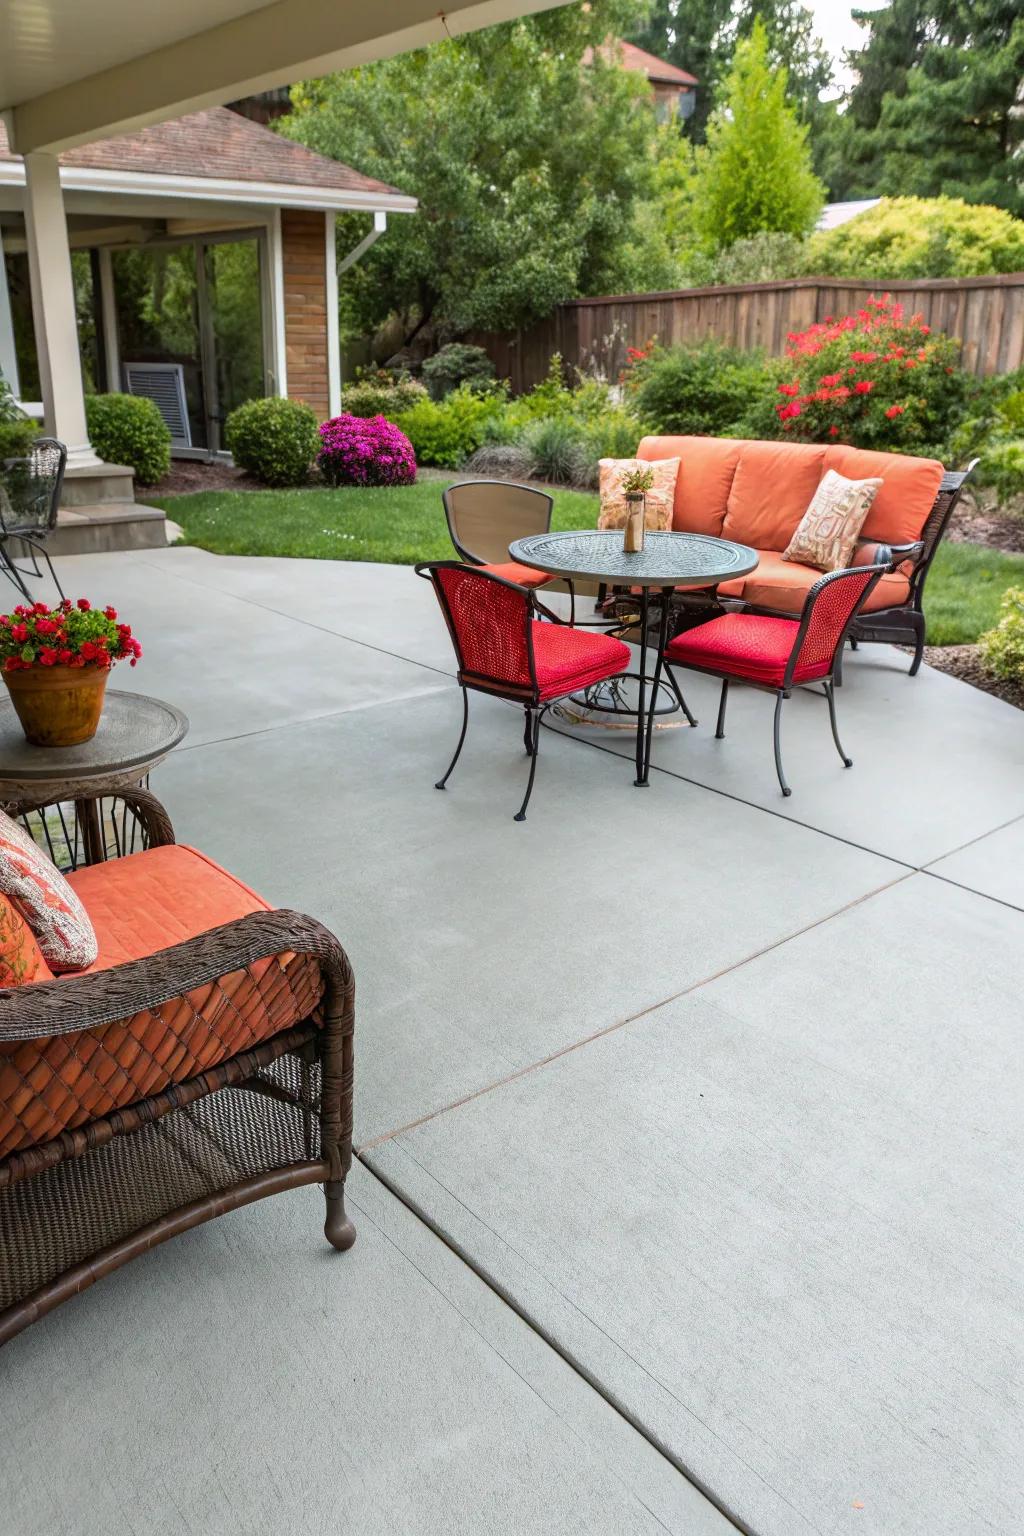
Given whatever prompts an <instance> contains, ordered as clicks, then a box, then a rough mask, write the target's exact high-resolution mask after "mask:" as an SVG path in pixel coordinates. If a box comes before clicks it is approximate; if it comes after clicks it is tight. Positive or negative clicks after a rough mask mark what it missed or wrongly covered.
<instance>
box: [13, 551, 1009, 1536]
mask: <svg viewBox="0 0 1024 1536" xmlns="http://www.w3.org/2000/svg"><path fill="white" fill-rule="evenodd" d="M58 569H59V573H60V576H61V580H62V582H63V584H64V586H65V589H66V590H67V591H68V593H69V594H71V595H77V594H78V593H79V592H84V593H86V594H88V595H89V596H90V597H92V598H93V599H94V600H102V601H104V602H113V603H115V604H116V605H117V607H118V608H119V609H120V610H122V611H123V613H124V614H125V616H126V617H127V618H128V619H129V620H130V621H131V622H132V623H133V625H134V628H135V630H136V633H138V634H139V636H140V638H141V639H142V641H143V644H144V645H145V646H146V656H145V660H144V662H143V665H142V666H141V667H140V668H139V669H138V670H137V671H136V672H134V673H128V671H127V669H121V671H119V673H118V674H117V677H116V681H115V684H114V686H118V687H122V688H137V689H139V690H141V691H143V692H147V693H153V694H156V695H158V696H161V697H164V698H167V699H169V700H171V701H173V702H174V703H176V704H178V705H179V706H180V707H181V708H183V709H184V710H185V711H186V712H187V713H188V714H189V716H190V718H191V722H192V729H191V732H190V735H189V737H188V738H187V740H186V742H185V744H184V746H183V747H182V748H181V749H179V750H178V751H177V752H176V753H175V754H174V756H173V757H172V758H171V759H170V760H169V761H168V762H167V763H166V764H165V765H164V767H162V768H161V769H160V770H159V772H158V774H157V775H155V776H154V781H153V786H152V787H153V788H154V790H155V791H156V792H157V793H158V794H159V795H160V797H161V798H162V799H163V800H164V802H165V804H166V805H167V806H168V808H169V810H170V812H171V814H172V817H173V819H174V822H175V826H176V829H177V833H178V837H179V839H180V840H182V841H187V842H190V843H195V844H196V845H198V846H200V847H202V848H203V849H204V850H205V851H207V852H208V853H209V854H210V855H211V856H212V857H214V858H216V859H218V860H220V861H221V862H222V863H224V864H226V865H227V866H229V867H230V868H231V869H232V870H233V871H234V872H235V873H236V874H238V875H239V876H240V877H241V878H242V879H244V880H246V881H248V882H250V883H251V884H252V885H254V886H256V887H257V888H258V889H260V890H262V891H263V893H264V894H265V895H266V896H267V897H268V898H270V899H271V900H273V901H275V902H277V903H279V904H281V905H283V906H290V907H297V908H299V909H302V910H305V911H308V912H310V913H312V914H313V915H315V916H316V917H319V918H321V919H322V920H323V921H324V922H326V923H327V924H328V925H329V926H330V927H331V928H333V929H334V930H335V931H336V932H337V933H338V935H339V936H340V937H341V939H342V941H343V943H344V944H345V946H346V948H347V949H348V951H349V954H350V956H351V958H352V961H353V965H354V967H355V972H356V978H357V984H358V1013H357V1079H356V1084H357V1086H356V1142H357V1146H358V1148H359V1149H360V1150H359V1157H358V1161H357V1164H356V1166H355V1168H354V1170H353V1175H352V1180H351V1193H352V1205H353V1213H354V1216H355V1219H356V1222H357V1225H358V1226H359V1232H360V1237H359V1242H358V1243H357V1244H356V1247H355V1248H354V1249H353V1251H352V1252H351V1254H349V1255H346V1256H344V1257H340V1256H337V1255H335V1254H333V1253H332V1252H331V1251H330V1250H328V1249H327V1248H326V1246H325V1245H324V1243H323V1240H322V1238H321V1235H320V1205H319V1201H318V1196H317V1193H316V1191H315V1190H309V1189H305V1190H298V1191H295V1192H293V1193H290V1194H286V1195H282V1196H278V1197H276V1198H275V1199H273V1200H270V1201H265V1202H263V1203H261V1204H257V1205H255V1206H252V1207H249V1208H247V1209H245V1210H240V1211H237V1212H234V1213H233V1214H231V1215H228V1216H226V1217H224V1218H222V1219H220V1220H219V1221H217V1222H214V1223H210V1224H209V1225H207V1226H205V1227H203V1228H200V1229H198V1230H196V1231H193V1232H191V1233H189V1234H188V1235H187V1236H185V1237H183V1238H179V1239H177V1240H176V1241H175V1242H173V1243H170V1244H168V1245H166V1246H165V1247H163V1248H162V1249H158V1250H156V1251H155V1252H153V1253H151V1254H149V1255H148V1256H147V1257H146V1258H145V1259H142V1260H139V1261H136V1262H135V1263H134V1264H132V1265H129V1266H128V1267H127V1268H125V1269H123V1270H121V1271H120V1272H119V1273H118V1274H116V1275H115V1276H113V1277H112V1278H110V1279H107V1280H105V1281H104V1282H103V1283H102V1284H101V1285H98V1286H96V1287H94V1288H93V1289H92V1290H90V1291H89V1292H87V1293H86V1294H85V1295H83V1296H81V1297H80V1298H78V1299H77V1300H75V1301H74V1302H71V1303H69V1304H68V1305H66V1306H65V1307H63V1308H61V1309H59V1310H58V1311H57V1312H56V1313H54V1314H53V1315H52V1316H51V1317H49V1318H48V1319H46V1320H45V1321H43V1322H42V1323H40V1324H38V1325H36V1326H35V1327H33V1328H31V1329H30V1330H28V1331H27V1332H26V1333H25V1334H23V1335H21V1336H20V1337H19V1338H18V1339H16V1340H15V1341H14V1342H13V1343H12V1344H11V1345H9V1346H8V1347H7V1348H6V1349H5V1350H4V1351H3V1353H2V1357H0V1376H2V1379H3V1381H4V1385H5V1402H6V1403H7V1405H8V1413H7V1446H6V1450H7V1454H6V1455H5V1457H4V1462H5V1467H6V1470H5V1472H4V1474H3V1477H2V1478H0V1488H2V1491H3V1495H4V1503H5V1504H6V1506H7V1516H6V1520H5V1529H10V1530H11V1531H12V1533H15V1532H16V1533H17V1536H36V1533H38V1536H43V1533H46V1536H54V1533H57V1532H67V1533H69V1536H71V1533H73V1536H100V1533H101V1532H103V1533H106V1532H109V1531H120V1530H131V1531H132V1532H133V1533H135V1536H149V1533H156V1532H160V1533H161V1536H177V1533H179V1532H180V1533H189V1536H199V1533H201V1536H222V1533H229V1532H232V1533H233V1532H246V1533H254V1532H267V1533H270V1532H273V1533H279V1532H282V1531H285V1530H292V1529H295V1530H297V1529H300V1528H304V1529H307V1530H310V1531H312V1532H320V1531H323V1532H328V1531H330V1532H335V1531H347V1530H351V1531H353V1532H355V1531H359V1532H367V1533H380V1536H384V1533H402V1536H406V1533H418V1532H427V1531H430V1532H435V1531H438V1530H441V1531H445V1532H467V1533H478V1532H491V1531H494V1532H499V1531H500V1532H517V1533H518V1532H529V1533H534V1532H537V1533H540V1532H544V1533H547V1532H552V1533H554V1532H558V1533H562V1532H566V1533H568V1532H580V1533H583V1532H588V1533H594V1532H600V1533H608V1536H619V1533H626V1532H629V1533H632V1532H638V1533H639V1532H655V1531H665V1530H667V1531H671V1532H673V1533H676V1536H705V1533H707V1536H712V1533H722V1536H724V1533H726V1532H728V1531H729V1530H732V1529H734V1528H736V1527H738V1528H739V1529H741V1530H744V1531H749V1532H754V1533H757V1536H804V1533H808V1536H810V1533H832V1532H845V1531H855V1532H857V1533H858V1536H925V1533H927V1536H935V1533H936V1532H939V1531H949V1532H955V1533H957V1536H973V1533H975V1532H977V1533H982V1532H1009V1531H1011V1530H1016V1529H1018V1528H1019V1520H1020V1508H1021V1498H1022V1493H1024V1489H1022V1487H1021V1476H1020V1465H1021V1457H1020V1454H1019V1451H1020V1432H1019V1431H1020V1420H1019V1411H1020V1410H1019V1400H1018V1398H1016V1397H1015V1392H1016V1391H1019V1380H1020V1375H1019V1365H1020V1353H1021V1343H1022V1339H1021V1322H1020V1316H1019V1308H1017V1307H1016V1306H1015V1301H1016V1295H1015V1286H1014V1277H1015V1276H1016V1275H1019V1272H1020V1257H1021V1254H1020V1249H1021V1240H1020V1233H1021V1230H1022V1223H1021V1216H1022V1211H1021V1203H1022V1202H1021V1197H1020V1193H1019V1190H1020V1176H1019V1170H1020V1166H1021V1150H1022V1149H1021V1145H1020V1143H1021V1128H1020V1122H1021V1117H1020V1104H1021V1088H1022V1078H1024V1072H1022V1065H1024V1064H1022V1061H1021V1048H1020V1035H1021V1032H1020V1017H1021V1005H1020V954H1021V952H1022V949H1021V945H1022V940H1024V873H1022V870H1024V861H1022V855H1024V772H1022V770H1024V715H1022V714H1021V713H1020V712H1018V711H1015V710H1013V709H1012V708H1010V707H1009V706H1008V705H1005V704H1003V703H1001V702H1000V701H998V700H996V699H994V698H991V697H989V696H987V695H984V694H981V693H978V692H976V691H974V690H972V689H970V688H968V687H966V686H965V685H962V684H960V683H958V682H956V681H954V680H953V679H951V678H949V677H946V676H943V675H941V674H939V673H936V672H933V671H930V670H929V669H927V668H925V669H923V671H922V673H921V675H920V676H919V677H918V678H916V679H910V678H908V677H907V676H906V658H905V657H903V656H902V655H900V654H899V653H896V652H893V651H889V650H888V649H886V648H882V647H872V648H870V649H864V650H861V651H860V652H859V653H858V654H857V655H855V656H850V657H849V658H848V662H847V667H846V683H845V686H844V687H843V689H842V690H841V692H840V694H839V708H840V728H841V731H842V734H843V737H844V741H845V743H846V746H847V749H848V750H849V752H850V754H851V756H852V757H853V758H854V760H855V763H856V766H855V768H854V769H853V770H852V771H850V772H846V771H844V770H843V768H842V766H841V764H840V762H839V760H838V758H837V756H836V755H835V752H834V749H833V746H832V742H831V737H830V735H829V730H828V721H827V713H826V711H825V706H824V703H823V701H822V700H821V699H820V698H817V697H815V696H814V695H813V694H810V693H804V694H801V695H798V696H797V697H795V698H794V699H793V700H792V701H791V702H790V704H789V705H787V714H786V718H785V727H784V730H785V740H784V747H785V753H786V761H787V768H788V771H789V777H790V780H791V782H792V784H793V788H794V793H793V796H792V798H791V799H789V800H788V801H783V800H782V799H781V797H780V796H779V794H778V790H777V785H776V783H775V779H774V773H773V768H772V760H771V743H770V730H771V702H770V700H766V697H765V696H764V695H759V694H756V693H753V692H751V691H747V690H735V692H734V696H733V698H732V700H731V701H730V716H729V723H728V732H729V734H728V738H727V740H726V741H724V742H716V741H715V740H714V715H715V707H716V703H717V698H716V693H717V690H716V689H715V687H714V685H713V684H712V683H711V682H710V680H708V679H701V678H693V679H692V680H690V681H688V682H687V686H686V692H687V696H688V698H689V700H690V702H691V706H692V707H693V708H694V712H695V713H696V714H697V716H698V717H699V720H700V725H699V728H698V729H697V730H695V731H689V730H685V729H682V730H672V731H665V732H660V733H659V734H658V737H657V740H656V745H655V766H656V771H655V772H654V774H653V775H652V783H651V786H650V787H649V788H648V789H646V790H644V791H638V790H636V789H635V788H634V787H633V784H632V778H633V774H632V769H631V763H630V762H629V761H627V759H628V756H629V752H630V742H629V740H628V739H625V738H623V737H622V736H620V735H617V734H613V733H609V732H595V731H587V732H578V733H577V734H578V735H579V736H580V737H581V739H580V740H573V739H571V735H572V733H571V732H569V731H567V730H565V729H564V728H563V727H558V728H557V729H554V730H549V731H546V732H545V733H544V735H543V739H542V742H541V761H540V766H539V770H538V781H537V789H536V793H535V795H534V798H533V801H532V803H531V808H530V817H529V820H528V821H527V823H526V824H525V825H524V826H518V825H515V824H514V823H513V821H512V812H513V811H514V810H515V808H516V806H517V804H518V799H519V797H520V796H521V793H522V788H523V784H524V778H525V767H524V759H523V754H522V730H521V718H520V716H519V714H518V712H514V711H512V710H510V709H509V708H508V707H507V706H504V705H502V704H500V703H498V702H496V701H490V700H486V699H482V698H474V700H473V702H472V705H471V721H470V734H469V737H468V740H467V745H466V750H465V752H464V754H463V758H462V760H461V762H460V764H459V766H458V768H457V770H456V772H455V775H454V776H453V778H452V780H451V782H450V784H449V791H448V793H447V794H445V795H439V794H437V793H436V792H435V791H434V789H433V787H432V786H433V781H434V779H435V778H437V777H438V774H439V772H440V771H441V770H442V769H443V768H444V766H445V764H446V763H447V761H448V758H449V756H450V753H451V750H452V748H453V746H454V741H455V738H456V735H457V730H458V723H459V716H460V704H459V696H458V692H457V690H456V688H455V687H454V684H453V682H452V678H451V675H450V674H451V671H452V656H451V650H450V645H449V642H448V638H447V635H446V633H445V630H444V627H443V623H442V621H441V618H440V615H439V613H438V611H437V608H436V604H435V601H434V598H433V595H432V593H431V592H430V590H429V588H428V587H427V585H426V584H425V583H423V582H419V581H417V580H415V578H414V577H413V574H412V572H411V571H410V570H408V569H404V568H395V567H389V566H372V565H356V564H342V563H339V564H333V563H327V562H306V561H283V560H244V559H226V558H218V557H215V556H212V555H208V554H206V553H204V552H202V551H199V550H193V549H170V550H163V551H157V550H141V551H138V552H132V553H124V554H118V555H107V556H99V555H95V556H75V557H68V558H64V559H62V560H61V561H60V562H59V565H58ZM1015 1382H1016V1383H1018V1386H1017V1387H1015Z"/></svg>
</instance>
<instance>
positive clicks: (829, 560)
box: [782, 469, 882, 571]
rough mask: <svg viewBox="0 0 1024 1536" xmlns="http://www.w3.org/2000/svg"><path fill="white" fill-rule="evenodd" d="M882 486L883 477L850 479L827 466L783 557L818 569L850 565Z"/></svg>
mask: <svg viewBox="0 0 1024 1536" xmlns="http://www.w3.org/2000/svg"><path fill="white" fill-rule="evenodd" d="M881 488H882V482H881V480H847V478H846V476H845V475H840V474H837V472H836V471H835V470H834V469H829V470H826V472H825V473H824V474H823V475H822V477H821V481H820V483H819V485H818V489H817V490H816V491H815V493H814V495H813V496H812V497H811V504H810V506H809V507H808V508H807V511H806V512H805V513H804V515H803V517H802V518H801V519H800V522H799V523H798V524H797V527H796V529H795V531H794V533H793V537H792V538H791V539H790V541H789V544H788V545H787V546H786V548H785V549H784V550H783V551H782V558H783V560H794V561H797V562H798V563H799V564H800V565H813V566H815V567H816V568H817V569H818V570H819V571H839V570H842V569H843V568H844V567H845V566H848V565H849V563H850V560H851V558H852V556H853V551H854V549H855V547H856V544H857V535H858V534H859V533H860V531H861V529H862V528H863V526H864V519H865V518H866V517H867V515H868V513H869V512H870V511H871V503H872V502H873V501H874V499H875V497H876V496H877V495H878V493H879V491H880V490H881Z"/></svg>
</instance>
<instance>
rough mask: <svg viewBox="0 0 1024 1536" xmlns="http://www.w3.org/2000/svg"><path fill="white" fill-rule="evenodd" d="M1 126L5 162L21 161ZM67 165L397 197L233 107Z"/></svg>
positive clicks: (90, 147) (0, 152)
mask: <svg viewBox="0 0 1024 1536" xmlns="http://www.w3.org/2000/svg"><path fill="white" fill-rule="evenodd" d="M16 158H17V156H15V155H12V154H11V152H10V150H9V148H8V146H7V138H6V135H5V134H4V130H3V124H2V123H0V159H3V160H14V159H16ZM59 158H60V163H61V165H66V166H75V167H79V168H82V169H89V170H103V171H136V172H140V173H143V174H145V175H148V176H211V177H217V178H218V179H221V180H226V181H261V182H279V183H281V184H282V185H285V186H295V187H322V188H324V189H326V190H329V191H334V192H382V193H395V192H396V190H397V189H396V188H395V187H389V186H387V185H386V184H385V183H384V182H382V181H374V180H373V179H372V177H370V176H363V175H361V174H360V173H359V171H354V170H353V169H352V167H351V166H349V165H342V164H341V162H340V161H338V160H329V159H328V158H327V156H326V155H318V154H316V153H315V152H314V151H313V150H311V149H306V147H305V146H304V145H302V144H295V143H293V142H292V141H291V140H290V139H285V138H282V137H281V136H280V134H277V133H273V132H272V131H271V130H270V129H269V128H264V127H263V126H262V124H260V123H254V122H251V121H250V119H249V118H247V117H240V116H239V114H238V113H237V112H230V111H229V110H228V109H227V107H211V108H210V109H209V111H206V112H190V113H189V115H188V116H187V117H176V118H174V119H172V120H171V121H170V122H166V123H155V124H154V125H153V126H152V127H151V128H142V129H140V131H139V132H138V133H127V134H123V135H122V136H121V137H120V138H116V139H98V140H96V142H95V143H92V144H82V145H81V146H80V147H79V148H78V149H70V150H66V151H65V153H64V154H62V155H61V156H60V157H59Z"/></svg>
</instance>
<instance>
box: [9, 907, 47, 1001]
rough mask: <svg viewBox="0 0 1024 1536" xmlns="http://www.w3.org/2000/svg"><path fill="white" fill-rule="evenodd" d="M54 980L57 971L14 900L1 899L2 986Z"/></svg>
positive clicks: (21, 985) (20, 985)
mask: <svg viewBox="0 0 1024 1536" xmlns="http://www.w3.org/2000/svg"><path fill="white" fill-rule="evenodd" d="M52 980H53V972H52V971H51V970H50V967H49V966H48V965H47V963H46V961H45V960H44V959H43V954H42V950H41V949H40V948H39V945H38V944H37V943H36V941H35V937H34V935H33V933H32V930H31V928H30V927H29V926H28V923H26V921H25V919H24V918H23V917H22V915H21V913H20V912H19V911H18V909H17V907H16V906H15V905H14V903H13V902H12V901H8V899H7V897H6V896H0V987H23V986H25V985H26V984H27V983H28V982H30V981H52Z"/></svg>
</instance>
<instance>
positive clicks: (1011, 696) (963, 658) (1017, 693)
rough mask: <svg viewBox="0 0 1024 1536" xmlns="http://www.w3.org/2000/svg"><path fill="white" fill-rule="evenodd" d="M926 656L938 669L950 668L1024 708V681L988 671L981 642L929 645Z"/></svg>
mask: <svg viewBox="0 0 1024 1536" xmlns="http://www.w3.org/2000/svg"><path fill="white" fill-rule="evenodd" d="M900 649H901V650H902V649H903V647H902V646H901V647H900ZM924 659H925V661H926V662H927V663H928V665H929V666H930V667H934V668H935V670H936V672H948V673H949V675H950V676H951V677H958V678H959V679H960V681H961V682H962V683H970V684H971V685H972V687H974V688H980V689H981V690H982V692H983V693H994V694H995V696H996V698H998V699H1005V700H1006V702H1007V704H1015V705H1016V707H1017V708H1018V709H1024V682H1007V681H1004V679H1003V678H1001V677H993V676H992V674H991V672H986V670H985V668H984V667H983V666H982V663H981V652H980V649H979V647H978V646H976V645H926V646H925V648H924Z"/></svg>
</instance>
